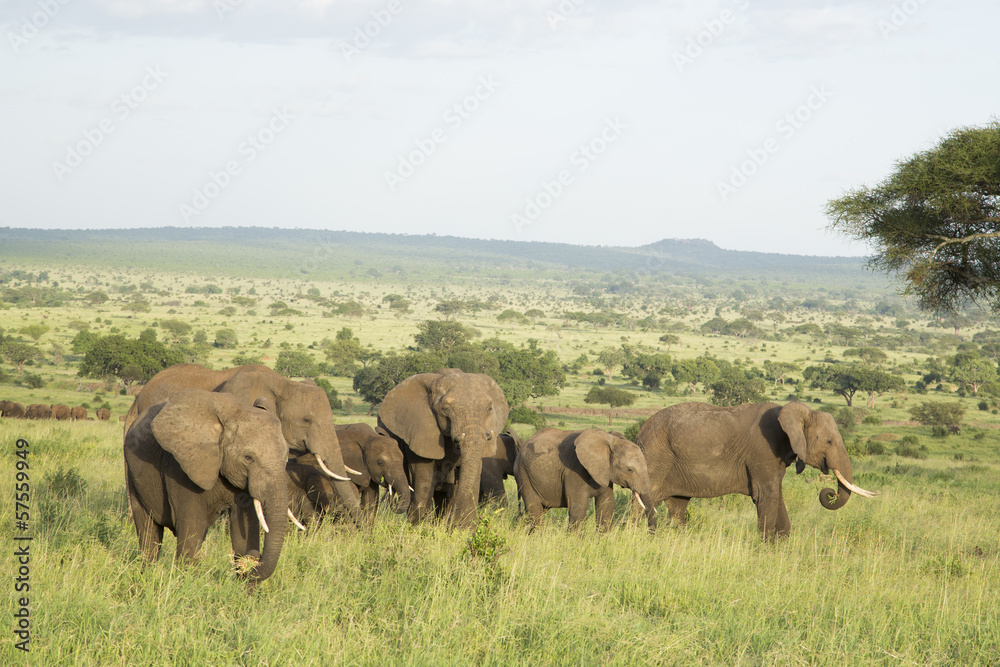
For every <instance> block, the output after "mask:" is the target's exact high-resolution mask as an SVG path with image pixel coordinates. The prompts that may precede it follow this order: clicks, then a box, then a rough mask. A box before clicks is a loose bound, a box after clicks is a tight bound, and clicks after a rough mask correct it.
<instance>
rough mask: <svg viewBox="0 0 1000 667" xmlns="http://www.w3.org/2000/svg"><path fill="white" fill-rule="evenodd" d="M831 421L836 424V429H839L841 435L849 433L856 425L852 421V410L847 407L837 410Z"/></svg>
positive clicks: (853, 420)
mask: <svg viewBox="0 0 1000 667" xmlns="http://www.w3.org/2000/svg"><path fill="white" fill-rule="evenodd" d="M833 421H835V422H837V428H839V429H840V433H841V435H846V434H848V433H851V432H852V431H853V430H854V427H855V426H856V425H857V422H856V421H855V419H854V410H852V409H851V408H848V407H843V408H840V409H839V410H837V412H836V413H834V415H833Z"/></svg>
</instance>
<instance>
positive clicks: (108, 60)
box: [0, 0, 1000, 255]
mask: <svg viewBox="0 0 1000 667" xmlns="http://www.w3.org/2000/svg"><path fill="white" fill-rule="evenodd" d="M998 23H1000V5H998V3H996V2H995V0H991V1H986V0H956V1H953V2H948V3H945V2H943V0H923V1H920V0H907V1H905V2H899V1H893V2H883V1H881V0H879V1H868V2H840V1H831V2H808V3H807V2H792V1H791V0H787V1H786V0H757V1H755V0H723V1H721V2H712V1H709V2H630V1H628V0H624V1H620V2H610V1H608V0H562V1H559V0H555V1H541V0H538V1H536V0H525V1H523V2H515V1H513V0H512V1H509V2H496V1H494V2H486V1H480V0H467V1H463V2H459V1H457V0H425V1H423V2H416V1H414V2H408V1H406V0H376V1H371V2H369V1H367V0H357V1H354V2H340V1H337V0H302V1H299V2H288V1H279V0H260V1H254V0H242V1H240V0H181V1H172V0H147V1H144V2H133V1H126V0H99V1H94V2H88V1H85V0H32V1H10V0H8V1H3V2H0V33H2V35H3V38H4V40H3V41H4V42H5V43H4V44H3V45H2V46H0V99H2V100H3V104H2V105H0V121H2V123H3V127H4V129H5V132H4V134H5V142H4V144H5V150H4V151H3V160H2V161H0V169H2V174H0V177H2V179H3V182H4V183H5V188H4V191H5V197H4V200H5V203H6V206H5V213H4V216H3V219H2V221H0V225H3V226H13V227H32V228H119V227H158V226H165V225H174V226H247V225H254V226H267V227H274V226H277V227H305V228H315V229H338V230H340V229H346V230H356V231H378V232H396V233H411V234H423V233H436V234H439V235H443V234H452V235H458V236H467V237H475V238H486V239H490V238H502V239H514V240H525V241H531V240H540V241H561V242H571V243H579V244H587V245H641V244H645V243H651V242H653V241H656V240H659V239H661V238H704V239H708V240H710V241H713V242H715V243H716V244H717V245H719V246H721V247H723V248H727V249H735V250H756V251H765V252H781V253H796V254H814V255H843V254H849V255H862V254H865V252H866V248H865V247H864V246H862V245H860V244H857V243H853V244H852V243H848V242H847V240H845V239H843V238H841V237H838V236H836V235H834V234H832V233H830V232H828V231H827V230H826V223H827V220H826V219H825V217H824V216H823V213H822V210H823V206H824V204H825V203H826V201H828V200H829V199H831V198H833V197H836V196H838V195H839V194H841V193H842V192H843V191H844V190H846V189H848V188H851V187H855V186H858V185H861V184H873V183H875V182H877V181H878V180H880V179H881V178H883V177H885V176H886V175H887V174H888V173H889V171H890V170H891V169H892V166H893V164H894V162H895V161H896V160H899V159H902V158H905V157H907V156H909V155H912V154H913V153H915V152H917V151H920V150H925V149H927V148H930V147H931V146H933V145H934V143H935V142H936V141H937V140H938V139H939V138H940V137H941V136H942V135H943V134H945V133H946V132H947V131H948V130H950V129H952V128H955V127H958V126H963V125H980V124H983V123H985V122H987V121H988V120H990V118H991V117H996V116H997V115H998V108H1000V105H998V101H1000V100H998V94H997V86H996V82H997V81H998V80H1000V40H997V39H996V33H995V30H996V25H997V24H998Z"/></svg>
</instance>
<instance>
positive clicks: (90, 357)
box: [77, 334, 184, 382]
mask: <svg viewBox="0 0 1000 667" xmlns="http://www.w3.org/2000/svg"><path fill="white" fill-rule="evenodd" d="M183 361H184V359H183V357H182V356H181V355H180V353H179V352H178V351H177V350H174V349H168V348H167V347H166V346H165V345H163V343H160V342H158V341H155V340H139V339H136V338H129V337H128V336H125V335H123V334H111V335H109V336H101V337H100V338H99V339H98V340H96V341H94V343H93V345H91V346H90V349H89V350H87V353H86V354H85V355H84V357H83V361H81V362H80V368H79V370H78V371H77V374H78V375H80V376H81V377H94V378H102V377H106V376H109V375H113V376H115V377H117V378H119V379H124V375H125V374H126V368H127V367H128V376H129V377H130V378H132V379H131V380H130V381H132V382H135V381H138V382H146V381H148V380H149V379H150V378H151V377H153V376H154V375H156V374H157V373H159V372H160V371H162V370H163V369H164V368H166V367H167V366H173V365H174V364H179V363H183ZM132 366H137V367H138V368H139V369H140V371H141V372H140V373H138V374H136V373H135V372H134V369H133V368H130V367H132ZM136 376H137V377H136Z"/></svg>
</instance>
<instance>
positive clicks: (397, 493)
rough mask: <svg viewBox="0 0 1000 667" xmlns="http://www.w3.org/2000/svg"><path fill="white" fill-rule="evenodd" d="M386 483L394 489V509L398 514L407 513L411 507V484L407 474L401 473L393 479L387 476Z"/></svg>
mask: <svg viewBox="0 0 1000 667" xmlns="http://www.w3.org/2000/svg"><path fill="white" fill-rule="evenodd" d="M385 481H386V484H387V485H388V486H389V488H390V489H392V491H393V501H392V502H393V509H394V510H395V512H396V514H405V513H406V511H407V510H408V509H410V484H409V482H407V481H406V475H404V474H403V473H402V471H400V474H399V475H397V476H395V477H394V478H393V479H390V478H388V477H386V480H385Z"/></svg>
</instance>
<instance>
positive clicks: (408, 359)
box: [352, 352, 444, 414]
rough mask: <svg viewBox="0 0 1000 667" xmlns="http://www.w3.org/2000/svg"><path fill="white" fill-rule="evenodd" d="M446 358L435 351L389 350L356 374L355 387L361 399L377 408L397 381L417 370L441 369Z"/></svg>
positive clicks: (431, 370)
mask: <svg viewBox="0 0 1000 667" xmlns="http://www.w3.org/2000/svg"><path fill="white" fill-rule="evenodd" d="M443 365H444V360H443V359H441V358H440V357H439V356H437V355H433V354H420V353H416V354H414V353H411V354H405V355H402V354H397V353H395V352H389V353H388V354H383V355H382V356H381V357H379V358H378V359H376V360H374V361H372V362H371V363H369V364H368V365H367V366H365V367H364V368H361V369H359V370H358V372H357V373H355V374H354V382H353V384H352V386H353V387H354V391H356V392H358V395H359V396H361V399H362V400H363V401H365V402H366V403H369V404H370V405H371V408H372V409H371V410H369V412H368V414H371V413H372V411H374V409H375V407H376V406H378V405H379V404H380V403H381V402H382V399H384V398H385V395H386V394H388V393H389V390H391V389H392V388H393V387H395V386H396V385H397V384H399V383H400V382H402V381H403V380H405V379H406V378H408V377H410V376H411V375H415V374H416V373H431V372H433V371H436V370H437V369H439V368H441V367H442V366H443Z"/></svg>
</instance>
